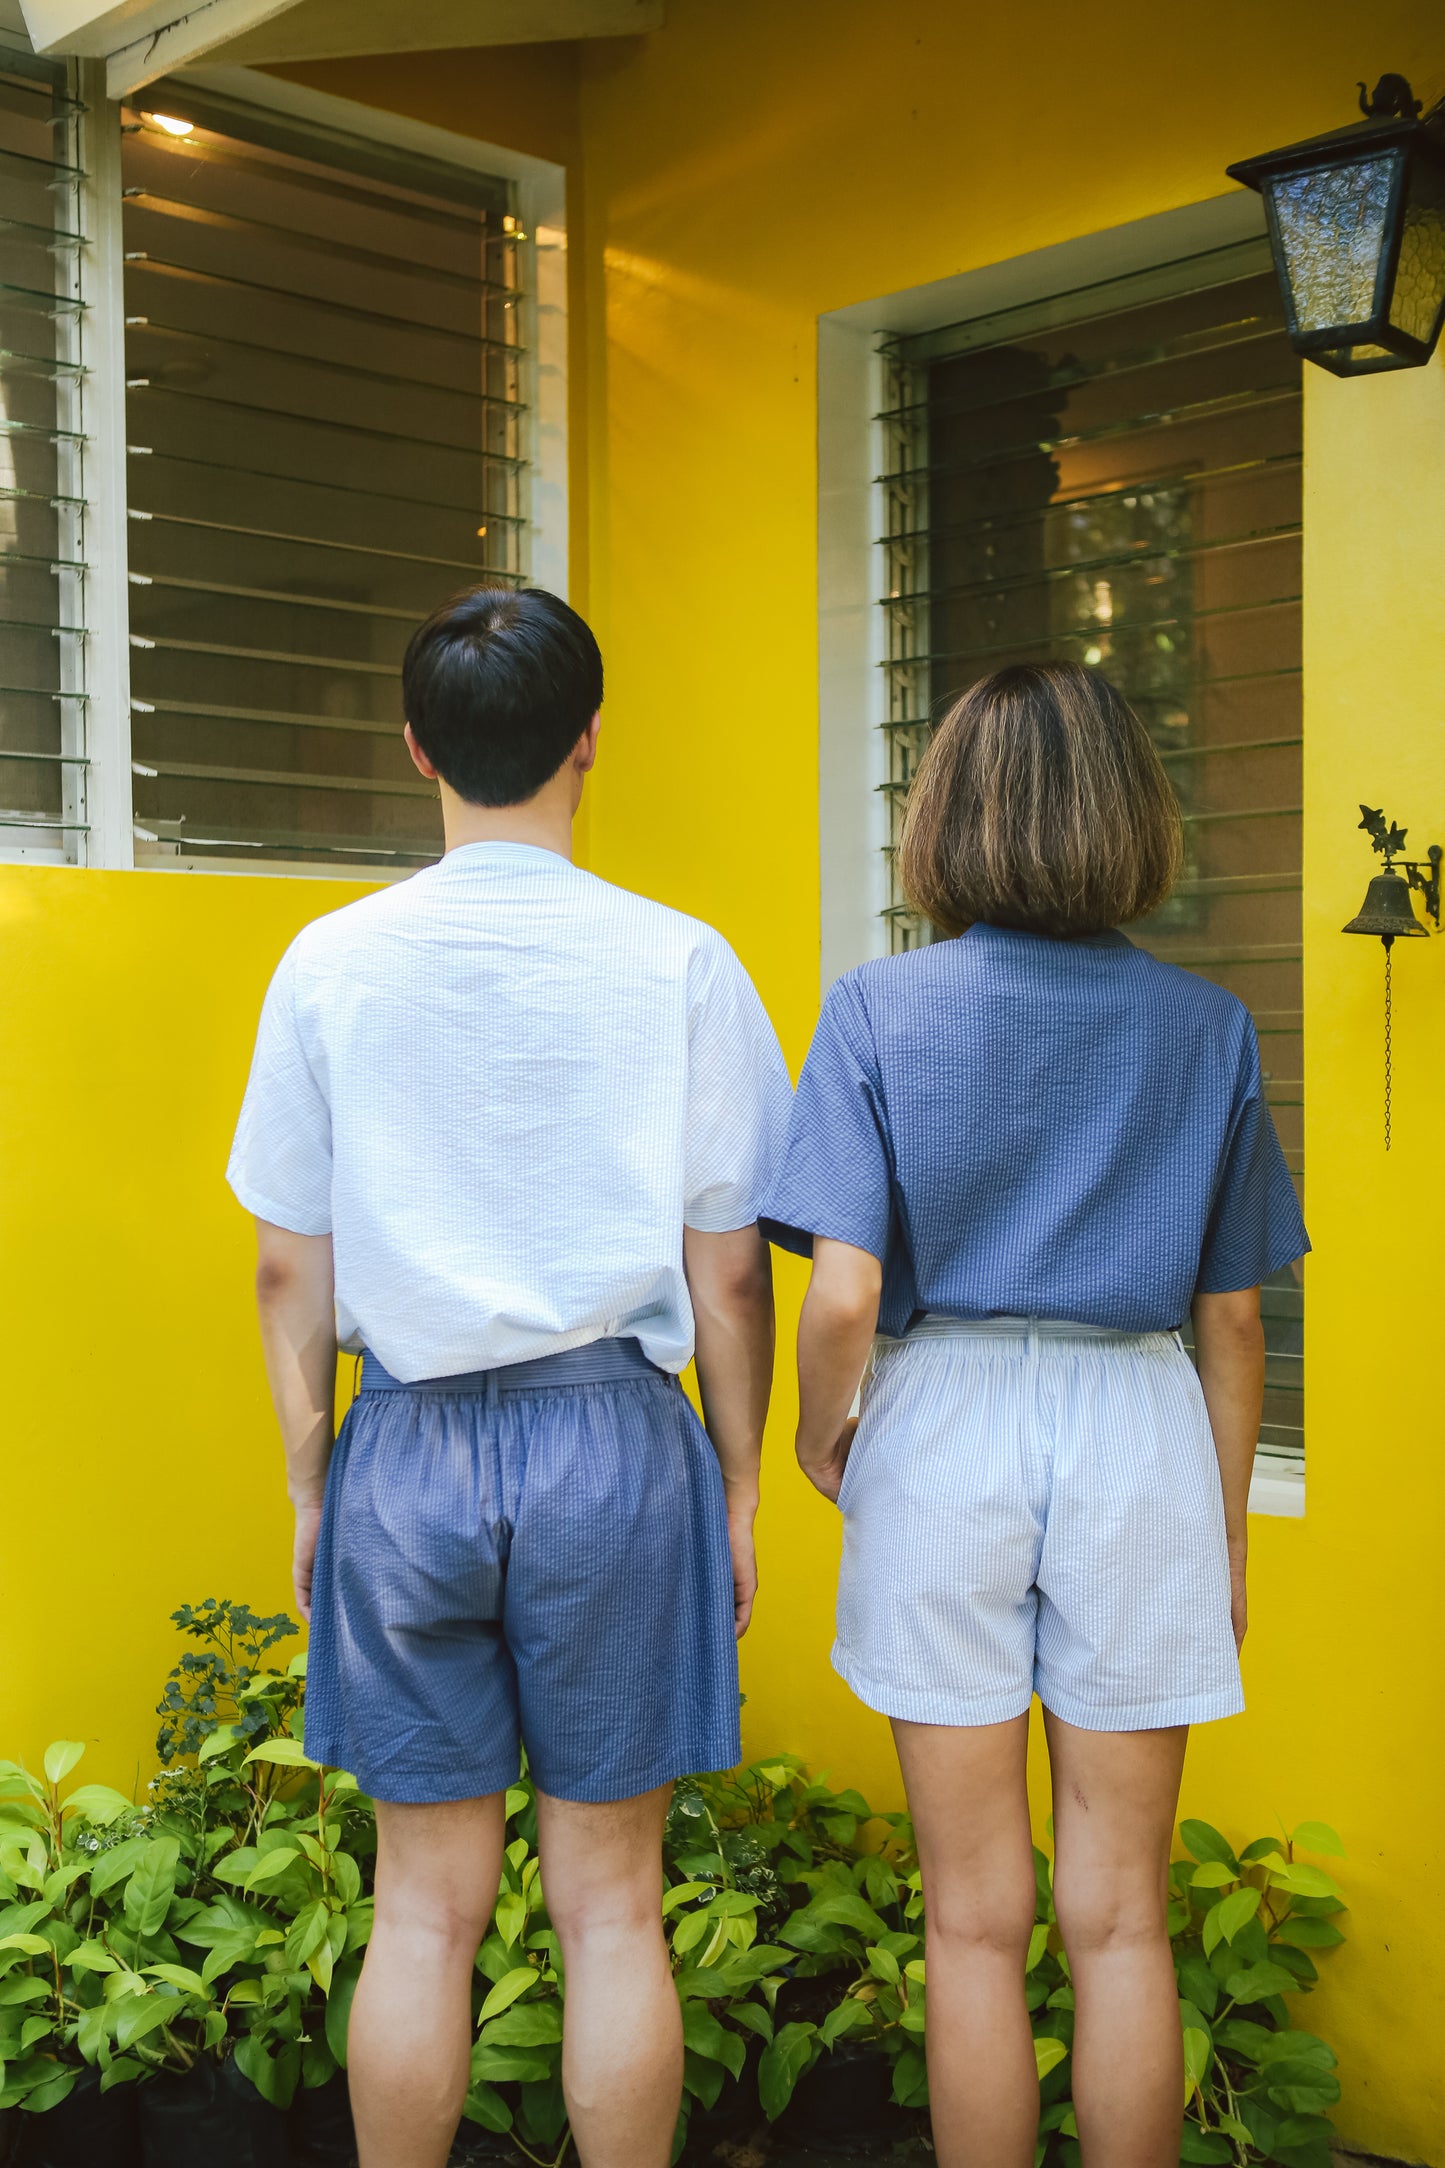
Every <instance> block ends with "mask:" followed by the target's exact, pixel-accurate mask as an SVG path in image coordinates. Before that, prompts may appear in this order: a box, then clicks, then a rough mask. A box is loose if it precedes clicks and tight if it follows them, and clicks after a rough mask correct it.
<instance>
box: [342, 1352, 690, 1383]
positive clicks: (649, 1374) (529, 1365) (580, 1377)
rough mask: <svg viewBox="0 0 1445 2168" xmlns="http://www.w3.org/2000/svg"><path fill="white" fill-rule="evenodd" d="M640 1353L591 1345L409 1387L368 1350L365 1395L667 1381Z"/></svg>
mask: <svg viewBox="0 0 1445 2168" xmlns="http://www.w3.org/2000/svg"><path fill="white" fill-rule="evenodd" d="M668 1375H669V1373H668V1372H667V1371H666V1370H659V1369H658V1367H657V1365H656V1363H654V1362H649V1360H648V1358H647V1357H646V1355H644V1354H643V1352H642V1343H641V1341H640V1340H632V1339H628V1340H592V1341H589V1343H588V1344H587V1346H586V1347H569V1348H563V1349H561V1350H560V1351H559V1352H558V1353H557V1354H555V1355H536V1356H534V1357H533V1358H532V1360H531V1361H530V1362H524V1363H503V1364H501V1365H500V1366H499V1367H498V1368H497V1369H495V1370H464V1371H461V1372H459V1373H458V1374H457V1375H456V1376H455V1377H449V1378H414V1379H413V1380H412V1382H411V1383H410V1384H406V1383H404V1382H403V1381H402V1379H400V1378H394V1377H393V1376H392V1374H391V1372H390V1371H389V1370H388V1369H387V1368H386V1365H385V1364H384V1363H382V1362H380V1361H378V1359H377V1357H376V1356H375V1355H373V1354H372V1352H371V1350H370V1348H367V1349H365V1350H364V1352H363V1354H362V1357H361V1390H362V1392H363V1393H451V1394H455V1395H461V1396H475V1395H482V1396H489V1395H490V1394H492V1393H534V1392H549V1391H550V1390H551V1389H552V1387H553V1386H557V1385H611V1384H615V1383H617V1382H618V1381H619V1380H621V1379H624V1378H665V1377H667V1376H668Z"/></svg>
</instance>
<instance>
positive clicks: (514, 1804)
mask: <svg viewBox="0 0 1445 2168" xmlns="http://www.w3.org/2000/svg"><path fill="white" fill-rule="evenodd" d="M528 1797H529V1794H528V1793H527V1791H526V1790H525V1788H524V1787H523V1786H522V1785H520V1784H513V1785H511V1786H510V1787H509V1789H508V1792H507V1805H506V1817H507V1820H508V1821H509V1822H510V1821H511V1819H512V1817H513V1815H514V1814H520V1813H521V1811H522V1809H523V1808H524V1807H525V1806H526V1804H527V1800H528Z"/></svg>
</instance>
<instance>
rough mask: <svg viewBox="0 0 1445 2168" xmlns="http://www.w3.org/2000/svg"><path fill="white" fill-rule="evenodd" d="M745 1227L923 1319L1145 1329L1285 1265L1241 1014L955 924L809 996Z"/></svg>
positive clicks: (1230, 1003)
mask: <svg viewBox="0 0 1445 2168" xmlns="http://www.w3.org/2000/svg"><path fill="white" fill-rule="evenodd" d="M763 1225H764V1231H765V1232H766V1233H767V1234H769V1235H770V1236H771V1238H772V1240H773V1241H774V1242H776V1243H779V1244H780V1245H781V1246H782V1247H784V1248H786V1249H791V1250H797V1251H799V1252H801V1253H802V1254H803V1255H805V1256H806V1255H807V1254H808V1253H809V1251H810V1250H811V1247H812V1238H813V1236H815V1235H823V1236H827V1237H831V1238H832V1239H833V1240H834V1241H838V1242H848V1243H851V1244H853V1245H854V1246H855V1247H856V1248H858V1249H863V1250H868V1251H870V1252H871V1253H872V1254H873V1256H875V1257H877V1258H879V1259H880V1260H881V1262H882V1264H883V1268H884V1273H883V1295H882V1303H881V1307H880V1312H879V1325H880V1329H881V1330H882V1331H883V1332H885V1333H888V1334H891V1335H895V1336H896V1335H899V1334H902V1333H905V1332H906V1331H907V1329H908V1327H909V1325H910V1324H911V1323H912V1322H914V1321H916V1319H917V1318H918V1317H919V1316H920V1314H921V1313H923V1312H925V1311H935V1312H939V1313H941V1314H942V1315H944V1316H950V1317H961V1318H975V1319H981V1318H988V1317H1029V1316H1034V1317H1043V1318H1057V1319H1067V1320H1071V1321H1073V1322H1076V1323H1082V1324H1089V1325H1101V1326H1106V1327H1108V1328H1110V1329H1112V1330H1115V1331H1122V1332H1158V1331H1168V1330H1172V1329H1173V1328H1174V1327H1176V1326H1178V1325H1180V1324H1181V1323H1182V1322H1183V1320H1184V1319H1185V1318H1186V1316H1187V1315H1188V1312H1189V1305H1190V1302H1191V1300H1192V1298H1193V1296H1194V1295H1195V1294H1196V1293H1219V1292H1223V1291H1224V1290H1226V1289H1231V1288H1244V1287H1253V1286H1255V1285H1256V1284H1257V1283H1258V1282H1260V1281H1262V1280H1265V1279H1267V1278H1268V1277H1269V1275H1270V1274H1271V1273H1272V1272H1275V1271H1277V1270H1279V1268H1280V1267H1281V1266H1283V1265H1286V1264H1289V1263H1290V1262H1292V1260H1293V1259H1295V1258H1297V1257H1300V1256H1302V1255H1303V1254H1304V1253H1305V1251H1307V1250H1308V1248H1309V1238H1308V1236H1307V1235H1306V1234H1305V1230H1304V1224H1303V1221H1302V1220H1301V1218H1300V1210H1299V1205H1298V1203H1297V1201H1296V1198H1295V1193H1294V1188H1293V1185H1292V1183H1291V1181H1290V1177H1289V1174H1288V1171H1287V1169H1286V1167H1285V1162H1284V1156H1283V1154H1282V1152H1281V1151H1280V1147H1279V1140H1278V1138H1277V1137H1276V1135H1275V1129H1274V1123H1273V1121H1272V1119H1271V1117H1270V1113H1269V1109H1268V1107H1267V1106H1266V1104H1265V1098H1264V1090H1263V1085H1262V1082H1261V1078H1260V1065H1259V1047H1258V1042H1257V1040H1256V1038H1255V1032H1254V1025H1253V1022H1252V1021H1251V1018H1250V1016H1249V1012H1248V1011H1247V1010H1246V1009H1245V1008H1244V1007H1243V1005H1242V1004H1241V1003H1240V1002H1239V1001H1237V1000H1236V999H1235V998H1234V996H1233V995H1232V994H1230V993H1226V992H1225V991H1224V989H1223V988H1222V987H1218V986H1214V985H1212V984H1211V983H1210V982H1209V981H1208V980H1205V979H1201V978H1197V977H1195V976H1194V974H1193V973H1192V972H1188V971H1181V970H1179V969H1178V968H1177V967H1176V966H1175V965H1172V964H1165V963H1160V962H1158V961H1157V960H1156V959H1155V958H1154V957H1152V956H1150V955H1148V954H1147V952H1146V951H1145V950H1143V949H1139V948H1135V947H1134V945H1133V943H1132V942H1130V941H1128V940H1127V939H1126V938H1125V936H1124V935H1123V934H1120V933H1107V934H1099V935H1096V936H1092V937H1089V938H1086V939H1083V940H1075V941H1058V940H1051V939H1049V938H1047V937H1045V936H1043V935H1039V934H1029V933H1018V932H1013V931H1010V930H1007V929H1005V928H1002V927H998V926H988V925H974V926H971V927H970V928H969V930H968V932H967V933H965V934H963V935H961V936H960V937H959V938H958V939H957V940H952V941H938V942H935V943H933V944H932V946H930V947H928V948H923V949H915V950H912V951H911V952H909V953H908V954H906V955H902V956H891V957H888V958H885V959H882V960H880V961H878V962H876V963H869V964H863V965H861V966H860V967H859V968H858V969H857V970H855V971H850V972H848V973H847V974H846V976H844V977H843V978H841V979H839V980H838V982H837V983H836V985H834V986H833V987H832V989H831V990H830V992H829V994H828V997H827V1000H826V1001H825V1002H824V1005H823V1013H822V1015H821V1017H820V1018H819V1022H818V1028H817V1033H816V1035H815V1037H814V1040H813V1045H812V1049H811V1051H810V1052H809V1055H808V1059H807V1062H806V1064H805V1065H804V1069H803V1074H802V1077H801V1079H800V1081H799V1084H798V1096H797V1102H796V1105H795V1107H794V1111H793V1119H792V1124H791V1128H790V1131H789V1136H788V1144H787V1149H786V1152H785V1154H784V1157H783V1163H782V1166H781V1168H780V1170H779V1173H778V1176H777V1179H776V1181H775V1182H774V1184H773V1187H772V1190H771V1192H770V1193H769V1197H768V1200H767V1203H766V1205H765V1207H764V1221H763Z"/></svg>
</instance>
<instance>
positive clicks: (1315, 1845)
mask: <svg viewBox="0 0 1445 2168" xmlns="http://www.w3.org/2000/svg"><path fill="white" fill-rule="evenodd" d="M1289 1841H1290V1843H1291V1844H1302V1845H1303V1846H1304V1848H1305V1850H1306V1851H1307V1852H1324V1853H1326V1854H1327V1855H1328V1856H1329V1857H1330V1858H1331V1859H1343V1858H1344V1856H1345V1848H1344V1846H1343V1845H1342V1844H1341V1842H1340V1840H1339V1837H1338V1836H1337V1835H1336V1833H1335V1831H1334V1830H1333V1829H1331V1827H1330V1825H1329V1823H1328V1822H1301V1823H1300V1824H1299V1826H1298V1827H1297V1828H1295V1829H1292V1830H1291V1831H1290V1839H1289Z"/></svg>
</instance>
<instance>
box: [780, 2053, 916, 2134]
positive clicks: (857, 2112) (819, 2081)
mask: <svg viewBox="0 0 1445 2168" xmlns="http://www.w3.org/2000/svg"><path fill="white" fill-rule="evenodd" d="M778 2127H779V2129H780V2130H781V2131H784V2132H785V2133H786V2134H787V2136H788V2138H789V2139H790V2140H791V2141H792V2142H793V2143H794V2144H795V2145H800V2146H803V2147H804V2148H806V2149H808V2150H815V2149H816V2150H817V2151H819V2152H830V2153H871V2152H874V2151H875V2150H876V2149H877V2147H878V2144H879V2142H880V2141H884V2142H886V2141H889V2140H892V2139H896V2138H902V2137H904V2136H906V2135H907V2133H908V2131H909V2129H910V2128H911V2122H910V2118H909V2116H908V2113H907V2110H906V2109H903V2108H900V2107H899V2106H898V2105H897V2103H896V2101H895V2100H894V2098H893V2066H892V2064H891V2063H890V2062H889V2060H888V2057H887V2056H886V2055H884V2054H883V2053H882V2051H881V2050H880V2049H878V2048H870V2047H864V2046H863V2045H861V2043H859V2042H856V2041H851V2040H840V2041H839V2043H838V2045H837V2046H836V2047H834V2048H832V2049H830V2050H829V2051H828V2053H826V2054H824V2055H821V2056H819V2058H818V2060H817V2062H816V2063H814V2065H813V2067H812V2069H811V2070H809V2071H805V2072H804V2074H803V2076H802V2077H801V2078H799V2080H798V2085H797V2090H796V2091H795V2092H794V2094H793V2097H792V2099H791V2100H790V2101H789V2103H788V2106H787V2108H786V2110H785V2111H784V2113H783V2115H782V2116H781V2118H780V2119H779V2125H778Z"/></svg>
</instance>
